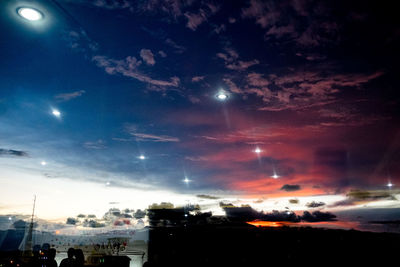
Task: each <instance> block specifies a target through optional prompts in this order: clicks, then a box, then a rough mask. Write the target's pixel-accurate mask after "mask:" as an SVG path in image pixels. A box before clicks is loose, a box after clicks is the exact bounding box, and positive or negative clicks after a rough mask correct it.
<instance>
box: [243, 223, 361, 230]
mask: <svg viewBox="0 0 400 267" xmlns="http://www.w3.org/2000/svg"><path fill="white" fill-rule="evenodd" d="M246 223H247V224H250V225H253V226H256V227H283V226H295V227H296V226H297V227H307V226H309V227H320V228H330V229H357V228H358V226H359V222H353V221H349V222H343V221H329V222H298V223H295V222H283V221H278V222H272V221H251V222H246Z"/></svg>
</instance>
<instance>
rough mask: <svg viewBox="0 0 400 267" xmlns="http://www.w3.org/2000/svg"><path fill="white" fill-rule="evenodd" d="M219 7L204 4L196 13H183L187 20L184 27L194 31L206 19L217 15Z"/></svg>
mask: <svg viewBox="0 0 400 267" xmlns="http://www.w3.org/2000/svg"><path fill="white" fill-rule="evenodd" d="M218 10H219V6H216V5H214V4H212V3H205V5H204V6H203V7H202V8H200V9H199V10H198V12H197V13H191V12H185V14H184V15H185V17H186V18H187V24H186V27H188V28H189V29H191V30H192V31H195V30H196V29H197V27H198V26H199V25H201V24H202V23H203V22H205V21H207V19H208V18H209V17H210V16H211V15H214V14H215V13H217V12H218Z"/></svg>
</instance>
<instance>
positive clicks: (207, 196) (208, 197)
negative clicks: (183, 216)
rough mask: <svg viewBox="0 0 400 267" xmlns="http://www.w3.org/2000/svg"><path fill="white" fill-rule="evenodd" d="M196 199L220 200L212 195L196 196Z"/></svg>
mask: <svg viewBox="0 0 400 267" xmlns="http://www.w3.org/2000/svg"><path fill="white" fill-rule="evenodd" d="M196 197H198V198H202V199H220V198H219V197H215V196H210V195H196Z"/></svg>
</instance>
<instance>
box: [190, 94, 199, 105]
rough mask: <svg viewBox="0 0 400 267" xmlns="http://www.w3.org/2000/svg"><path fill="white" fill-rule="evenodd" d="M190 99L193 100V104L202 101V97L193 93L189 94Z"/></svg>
mask: <svg viewBox="0 0 400 267" xmlns="http://www.w3.org/2000/svg"><path fill="white" fill-rule="evenodd" d="M188 99H189V101H190V102H192V103H193V104H198V103H200V102H201V100H200V98H198V97H195V96H193V95H189V96H188Z"/></svg>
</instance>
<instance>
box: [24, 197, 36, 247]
mask: <svg viewBox="0 0 400 267" xmlns="http://www.w3.org/2000/svg"><path fill="white" fill-rule="evenodd" d="M35 204H36V195H34V199H33V210H32V218H31V223H30V224H29V230H28V235H27V237H26V241H25V253H26V254H31V253H32V234H33V217H34V215H35Z"/></svg>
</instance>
